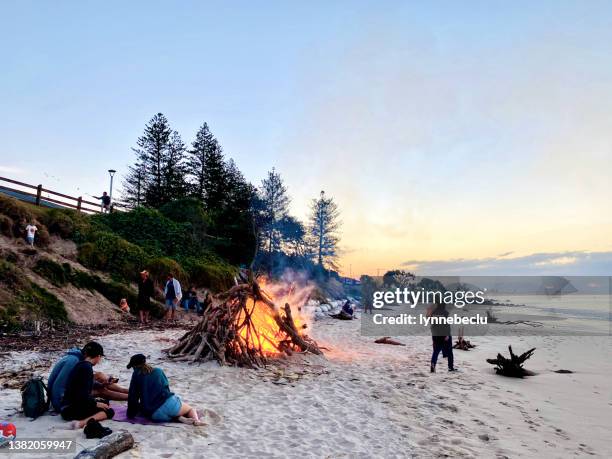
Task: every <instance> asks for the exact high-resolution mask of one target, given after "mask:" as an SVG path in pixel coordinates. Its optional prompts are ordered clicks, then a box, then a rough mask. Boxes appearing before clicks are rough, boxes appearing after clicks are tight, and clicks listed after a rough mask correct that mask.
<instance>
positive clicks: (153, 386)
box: [127, 354, 203, 425]
mask: <svg viewBox="0 0 612 459" xmlns="http://www.w3.org/2000/svg"><path fill="white" fill-rule="evenodd" d="M127 368H128V369H130V368H132V369H133V372H132V380H131V381H130V389H129V394H128V408H127V416H128V418H130V419H132V418H134V417H136V415H138V414H141V415H143V416H146V417H147V418H149V419H151V420H153V421H156V422H169V421H173V420H178V421H180V422H183V423H185V424H192V425H202V424H203V423H202V422H201V421H200V419H199V417H198V413H197V411H196V410H195V408H192V407H191V406H189V405H188V404H186V403H184V402H183V401H182V400H181V398H180V397H178V396H177V395H174V393H173V392H170V386H169V383H168V378H167V377H166V375H165V373H164V372H163V371H162V370H161V368H153V367H152V366H150V365H149V364H147V359H146V357H145V356H144V355H143V354H135V355H133V356H132V357H131V358H130V362H129V363H128V364H127Z"/></svg>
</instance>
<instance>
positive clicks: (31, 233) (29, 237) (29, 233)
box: [25, 223, 38, 247]
mask: <svg viewBox="0 0 612 459" xmlns="http://www.w3.org/2000/svg"><path fill="white" fill-rule="evenodd" d="M25 230H26V241H28V244H30V247H34V237H35V236H36V231H38V228H37V227H36V225H35V224H34V223H30V224H29V225H28V226H26V229H25Z"/></svg>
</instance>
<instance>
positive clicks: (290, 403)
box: [0, 319, 612, 458]
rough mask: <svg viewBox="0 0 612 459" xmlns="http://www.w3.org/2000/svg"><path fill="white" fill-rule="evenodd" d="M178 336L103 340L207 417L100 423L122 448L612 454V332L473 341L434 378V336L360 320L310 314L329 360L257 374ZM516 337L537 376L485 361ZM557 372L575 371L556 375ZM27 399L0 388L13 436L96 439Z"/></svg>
mask: <svg viewBox="0 0 612 459" xmlns="http://www.w3.org/2000/svg"><path fill="white" fill-rule="evenodd" d="M181 333H182V332H181V330H169V331H166V332H162V333H160V332H157V331H147V330H142V331H134V332H128V333H121V334H115V335H108V336H103V337H99V338H98V340H99V341H100V342H101V343H102V344H103V345H104V348H105V351H106V355H107V356H108V357H107V358H106V359H105V360H104V361H103V363H102V364H101V365H100V366H99V369H100V370H102V371H105V372H108V373H112V374H114V375H116V376H118V377H119V378H120V380H121V381H122V382H123V383H125V384H126V385H127V384H128V383H129V378H130V371H129V370H127V369H126V368H125V364H126V362H127V361H128V359H129V356H130V355H131V354H132V353H134V352H137V351H142V352H144V353H145V354H147V356H148V357H149V360H150V361H151V362H153V363H154V364H156V365H159V366H161V367H162V368H163V369H164V370H165V372H166V374H167V375H168V378H169V379H170V384H171V389H172V390H173V391H174V392H175V393H177V394H178V395H180V396H181V397H183V399H184V400H185V401H187V402H188V403H190V404H193V405H195V406H197V407H198V409H199V410H201V411H205V419H206V421H207V423H208V425H207V426H205V427H197V428H196V427H191V426H184V425H181V424H171V425H163V426H162V425H153V426H151V425H148V426H145V425H132V424H127V423H119V422H115V421H105V422H104V424H105V425H108V426H109V427H110V428H111V429H113V430H115V431H116V430H120V429H127V430H128V431H130V432H131V433H132V434H133V435H134V438H135V441H136V446H135V447H134V448H133V449H132V450H130V451H128V452H125V453H123V454H121V455H120V456H119V457H124V458H128V457H129V458H170V457H176V458H179V457H180V458H191V457H193V458H196V457H317V458H318V457H332V458H336V457H347V458H348V457H351V458H352V457H473V456H479V457H524V456H527V457H581V456H587V455H590V456H594V457H610V455H611V454H612V446H611V445H610V442H609V438H608V436H609V425H610V421H611V420H612V398H611V391H610V384H609V378H610V375H611V374H612V359H610V357H611V353H610V338H609V337H519V338H516V337H478V338H475V339H473V342H474V343H475V344H477V347H476V348H475V349H473V350H471V351H468V352H465V351H455V361H456V366H457V367H459V368H460V370H461V371H460V372H457V373H451V374H449V373H448V372H447V371H446V369H445V362H444V361H443V362H441V365H438V372H437V373H435V374H430V373H429V358H430V339H429V338H427V337H409V338H407V337H398V338H397V339H398V340H399V341H401V342H403V343H405V344H406V346H405V347H403V346H390V345H378V344H374V343H373V339H372V338H371V337H363V336H361V335H360V329H359V320H354V321H338V320H332V319H325V320H321V321H317V322H315V323H314V324H313V326H312V331H311V333H312V336H313V337H314V338H315V339H316V340H317V341H318V343H319V344H320V345H321V346H323V347H325V348H327V349H328V350H326V351H325V356H324V357H318V356H313V355H294V356H293V357H292V358H291V359H283V360H282V361H279V362H274V363H273V364H271V365H270V366H269V367H268V368H266V369H263V370H248V369H241V368H229V367H219V366H218V365H217V364H216V363H212V362H209V363H206V364H194V365H189V364H187V363H183V362H172V361H168V360H167V359H166V358H165V357H164V355H163V353H162V349H164V348H167V347H168V346H169V344H170V343H171V342H172V341H173V340H174V339H175V338H176V337H178V336H180V335H181ZM508 344H512V345H513V347H514V349H515V350H516V351H517V352H518V351H523V350H526V349H528V348H531V347H536V348H537V350H536V352H535V355H534V356H533V358H532V359H531V360H529V361H528V365H526V366H527V367H528V368H529V369H531V370H533V371H535V372H536V373H537V375H536V376H533V377H530V378H527V379H522V380H521V379H511V378H504V377H501V376H497V375H495V373H494V371H493V368H492V367H491V365H489V364H487V363H486V362H485V359H486V358H490V357H494V356H495V355H496V353H497V352H498V351H504V352H505V349H506V346H507V345H508ZM57 356H59V353H58V354H57ZM40 357H41V356H36V355H32V353H26V352H14V353H11V354H9V355H7V356H4V357H3V359H2V369H6V368H9V367H12V368H15V367H18V366H19V365H23V364H24V363H25V362H28V359H29V360H30V361H31V360H32V359H36V358H40ZM43 357H45V358H49V357H55V356H43ZM558 369H569V370H572V371H574V373H573V374H558V373H554V371H555V370H558ZM19 402H20V394H19V391H18V390H16V389H3V390H2V391H0V405H1V406H2V415H1V416H2V419H3V420H7V421H10V422H13V423H15V424H16V426H17V431H18V435H19V437H21V438H52V437H55V438H60V437H63V438H68V437H70V438H75V440H76V442H77V445H78V446H77V450H80V449H81V448H84V447H88V446H91V445H93V444H95V440H87V439H85V437H84V435H83V434H82V433H81V432H79V433H75V432H73V431H66V430H64V429H65V427H66V423H65V422H63V421H62V420H61V418H60V417H59V416H51V415H44V416H42V417H40V418H38V419H37V420H35V421H30V420H28V419H26V418H24V417H23V416H22V415H20V414H18V413H17V408H18V406H19ZM14 456H15V457H21V458H24V457H27V456H28V455H26V454H19V455H14ZM7 457H12V455H8V456H7ZM31 457H41V456H40V455H39V456H34V455H32V456H31ZM54 457H55V456H54ZM57 457H72V455H65V456H61V455H58V456H57Z"/></svg>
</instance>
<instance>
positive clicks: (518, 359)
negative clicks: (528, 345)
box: [487, 346, 536, 378]
mask: <svg viewBox="0 0 612 459" xmlns="http://www.w3.org/2000/svg"><path fill="white" fill-rule="evenodd" d="M535 349H536V348H535V347H534V348H533V349H529V350H528V351H527V352H523V353H522V354H521V355H519V356H517V355H516V354H514V352H512V346H508V350H509V351H510V358H509V359H507V358H506V357H504V356H503V355H501V354H497V358H496V359H487V362H489V363H490V364H491V365H495V366H496V368H495V372H496V373H497V374H498V375H503V376H510V377H513V378H522V377H524V376H533V375H534V374H535V373H533V372H532V371H529V370H525V369H524V368H523V363H525V360H527V359H528V358H529V357H531V356H532V355H533V352H534V351H535Z"/></svg>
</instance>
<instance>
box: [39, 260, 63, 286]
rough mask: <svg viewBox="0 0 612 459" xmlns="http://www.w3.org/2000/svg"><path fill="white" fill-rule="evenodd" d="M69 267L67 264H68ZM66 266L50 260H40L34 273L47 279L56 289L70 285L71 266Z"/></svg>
mask: <svg viewBox="0 0 612 459" xmlns="http://www.w3.org/2000/svg"><path fill="white" fill-rule="evenodd" d="M66 265H67V264H66ZM67 266H68V268H67V269H66V267H65V266H62V265H60V264H59V263H56V262H55V261H53V260H51V259H50V258H40V259H39V260H38V261H37V262H36V265H34V268H33V271H34V272H35V273H36V274H39V275H40V276H42V277H44V278H45V279H47V280H48V281H49V282H51V283H52V284H53V285H55V286H56V287H62V286H64V285H66V284H67V283H68V280H69V279H70V274H71V269H70V265H67Z"/></svg>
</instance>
